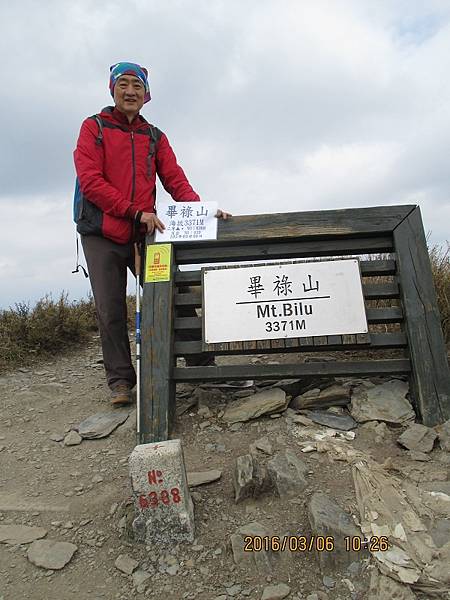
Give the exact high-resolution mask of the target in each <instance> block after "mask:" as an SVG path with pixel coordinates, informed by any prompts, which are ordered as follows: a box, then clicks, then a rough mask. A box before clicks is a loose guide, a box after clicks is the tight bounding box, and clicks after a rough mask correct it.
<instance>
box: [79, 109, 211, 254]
mask: <svg viewBox="0 0 450 600" xmlns="http://www.w3.org/2000/svg"><path fill="white" fill-rule="evenodd" d="M100 119H101V122H102V125H103V127H102V131H101V132H100V134H99V126H98V124H97V122H96V119H95V118H93V117H89V118H87V119H85V120H84V121H83V124H82V126H81V130H80V135H79V137H78V142H77V147H76V149H75V151H74V161H75V168H76V172H77V176H78V182H79V185H80V188H81V192H82V194H83V202H82V205H83V208H82V214H81V215H80V220H78V221H77V229H78V231H79V233H81V234H86V235H102V236H103V237H106V238H109V239H111V240H113V241H114V242H117V243H119V244H126V243H127V242H129V241H130V240H131V239H132V235H133V220H134V215H135V214H136V212H137V211H140V210H142V211H145V212H155V197H156V174H158V177H159V179H160V180H161V183H162V184H163V186H164V188H165V190H166V191H167V192H168V193H169V194H170V195H171V196H172V198H173V199H174V200H175V201H177V202H194V201H199V200H200V198H199V196H198V195H197V194H196V193H195V191H194V190H193V189H192V187H191V185H190V184H189V181H188V180H187V178H186V175H185V174H184V172H183V169H182V168H181V167H180V166H179V165H178V163H177V159H176V157H175V154H174V152H173V150H172V148H171V147H170V144H169V141H168V139H167V137H166V135H165V134H164V133H163V132H162V131H160V130H159V129H158V128H157V127H154V126H152V125H150V124H149V123H148V122H147V121H146V120H145V119H144V117H142V116H141V115H137V116H136V117H135V119H134V120H133V122H132V123H131V124H130V123H129V122H128V119H127V118H126V116H125V115H124V114H123V113H121V112H120V111H118V110H117V109H116V108H113V107H107V108H104V109H103V110H102V112H101V113H100Z"/></svg>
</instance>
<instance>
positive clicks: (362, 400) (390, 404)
mask: <svg viewBox="0 0 450 600" xmlns="http://www.w3.org/2000/svg"><path fill="white" fill-rule="evenodd" d="M408 390H409V388H408V384H407V383H405V382H404V381H400V380H399V379H393V380H391V381H387V382H386V383H383V384H381V385H374V386H373V387H368V386H367V384H366V385H360V386H358V387H357V388H355V389H354V390H353V394H352V403H351V409H350V412H351V415H352V417H353V418H354V419H355V420H356V421H358V423H365V422H366V421H385V422H386V423H397V424H403V423H407V422H408V421H413V420H414V419H415V416H416V415H415V413H414V410H413V408H412V406H411V404H410V402H409V400H407V398H406V394H407V393H408Z"/></svg>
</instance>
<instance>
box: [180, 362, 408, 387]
mask: <svg viewBox="0 0 450 600" xmlns="http://www.w3.org/2000/svg"><path fill="white" fill-rule="evenodd" d="M410 370H411V366H410V362H409V360H408V359H406V358H397V359H385V360H369V361H340V362H338V361H336V362H311V363H295V364H280V365H227V366H223V367H176V368H174V369H173V379H174V380H175V381H177V382H182V381H224V380H240V379H244V380H245V379H256V380H258V379H286V378H290V379H292V378H300V377H315V376H324V377H344V376H347V375H349V376H351V375H359V376H363V375H401V374H407V373H409V372H410Z"/></svg>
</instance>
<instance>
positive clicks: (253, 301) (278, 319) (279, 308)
mask: <svg viewBox="0 0 450 600" xmlns="http://www.w3.org/2000/svg"><path fill="white" fill-rule="evenodd" d="M203 285H204V288H203V289H204V339H205V342H206V343H208V344H213V343H220V342H233V341H236V342H238V341H250V340H265V339H280V338H291V337H294V338H299V337H311V336H320V335H344V334H356V333H367V331H368V328H367V319H366V311H365V306H364V297H363V293H362V285H361V275H360V270H359V261H358V260H357V259H344V260H329V261H318V262H296V263H285V264H276V265H257V266H255V265H252V266H245V267H236V268H229V269H214V268H205V269H203Z"/></svg>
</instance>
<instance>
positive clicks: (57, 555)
mask: <svg viewBox="0 0 450 600" xmlns="http://www.w3.org/2000/svg"><path fill="white" fill-rule="evenodd" d="M77 549H78V547H77V546H75V544H71V543H69V542H57V541H55V540H36V541H35V542H33V543H32V544H31V546H30V547H29V548H28V552H27V557H28V560H29V561H30V562H32V563H33V564H34V565H36V566H37V567H42V568H43V569H52V570H59V569H62V568H63V567H65V566H66V565H67V563H68V562H70V561H71V560H72V556H73V555H74V554H75V552H76V551H77Z"/></svg>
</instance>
